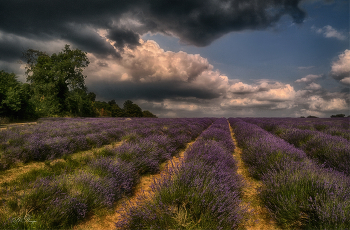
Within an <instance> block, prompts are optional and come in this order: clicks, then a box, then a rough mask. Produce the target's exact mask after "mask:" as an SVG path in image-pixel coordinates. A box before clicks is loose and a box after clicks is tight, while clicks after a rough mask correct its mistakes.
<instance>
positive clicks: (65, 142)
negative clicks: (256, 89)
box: [0, 118, 350, 229]
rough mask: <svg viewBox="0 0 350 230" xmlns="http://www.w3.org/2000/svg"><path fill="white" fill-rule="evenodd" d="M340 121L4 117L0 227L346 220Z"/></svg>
mask: <svg viewBox="0 0 350 230" xmlns="http://www.w3.org/2000/svg"><path fill="white" fill-rule="evenodd" d="M349 122H350V119H349V118H332V119H321V118H318V119H312V118H310V119H307V118H304V119H302V118H229V119H225V118H220V119H218V118H177V119H161V118H132V119H130V118H128V119H125V118H56V119H46V120H41V121H39V122H38V123H36V124H35V123H32V124H25V125H20V126H8V127H6V128H3V129H1V130H0V226H4V227H3V228H4V229H18V228H23V229H52V228H59V229H67V228H74V229H84V228H87V227H89V228H91V229H93V228H101V229H102V228H105V229H110V228H111V226H112V228H116V229H140V228H147V229H151V228H152V229H217V228H218V229H246V228H250V229H251V228H253V229H254V228H271V229H272V228H287V229H290V228H291V229H294V228H297V229H310V228H312V229H348V228H350V192H349V191H350V190H349V188H350V128H349ZM235 143H236V144H235ZM189 144H190V145H189ZM171 162H172V163H171ZM145 178H153V179H152V180H154V181H153V183H151V182H152V181H151V182H150V183H149V184H148V183H147V184H143V182H142V181H144V179H145ZM139 186H142V189H141V190H147V192H139V191H140V189H138V188H140V187H139ZM129 201H132V202H129ZM116 212H117V214H118V215H117V217H116V216H115V214H116ZM113 216H114V217H113ZM112 217H113V218H112ZM111 220H113V221H111ZM256 220H258V221H256ZM114 222H115V223H114Z"/></svg>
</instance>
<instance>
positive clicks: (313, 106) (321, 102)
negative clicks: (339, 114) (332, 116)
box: [308, 95, 349, 111]
mask: <svg viewBox="0 0 350 230" xmlns="http://www.w3.org/2000/svg"><path fill="white" fill-rule="evenodd" d="M308 102H309V109H310V110H313V111H337V110H346V109H348V108H349V107H348V105H347V103H346V101H345V99H342V98H332V99H330V100H325V99H324V98H322V97H320V96H318V95H315V96H311V97H310V98H308Z"/></svg>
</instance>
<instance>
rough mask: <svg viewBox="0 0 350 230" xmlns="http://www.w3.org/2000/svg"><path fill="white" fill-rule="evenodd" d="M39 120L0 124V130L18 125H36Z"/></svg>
mask: <svg viewBox="0 0 350 230" xmlns="http://www.w3.org/2000/svg"><path fill="white" fill-rule="evenodd" d="M36 124H37V122H24V123H10V124H2V125H0V130H3V129H7V128H11V127H16V126H25V125H36Z"/></svg>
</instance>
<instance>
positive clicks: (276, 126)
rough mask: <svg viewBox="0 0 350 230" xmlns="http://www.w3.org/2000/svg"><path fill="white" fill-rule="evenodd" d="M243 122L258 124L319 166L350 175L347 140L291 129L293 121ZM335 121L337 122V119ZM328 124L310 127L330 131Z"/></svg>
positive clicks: (294, 124) (322, 123) (257, 120)
mask: <svg viewBox="0 0 350 230" xmlns="http://www.w3.org/2000/svg"><path fill="white" fill-rule="evenodd" d="M244 120H247V121H249V122H250V123H254V124H258V125H259V126H261V127H263V128H264V129H266V130H269V131H270V132H272V133H274V134H277V135H278V136H279V137H280V138H282V139H284V140H286V141H287V142H289V143H291V144H293V145H294V146H296V147H299V148H301V149H302V150H304V151H305V153H306V154H307V155H308V156H309V157H310V158H312V159H315V160H316V161H317V162H318V163H319V164H325V166H327V167H329V168H334V169H336V170H338V171H340V172H344V173H345V174H347V175H350V142H349V141H348V140H346V139H344V138H342V137H339V136H332V135H329V134H326V133H324V132H320V131H312V130H306V129H297V128H292V127H295V126H296V123H293V122H292V121H294V122H295V119H294V120H292V119H289V120H287V119H277V121H274V120H272V119H266V118H265V119H253V118H249V119H244ZM335 120H336V121H337V119H335ZM287 122H289V123H287ZM330 122H331V121H328V122H327V123H326V122H325V121H323V122H318V123H315V124H312V125H313V126H312V127H316V129H318V130H324V129H330V126H331V124H332V123H330ZM288 124H289V125H288ZM338 128H339V127H338Z"/></svg>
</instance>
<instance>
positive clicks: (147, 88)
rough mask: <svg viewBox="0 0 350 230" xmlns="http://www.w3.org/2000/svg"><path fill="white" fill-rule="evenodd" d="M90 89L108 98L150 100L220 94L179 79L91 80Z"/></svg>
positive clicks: (203, 97) (198, 98)
mask: <svg viewBox="0 0 350 230" xmlns="http://www.w3.org/2000/svg"><path fill="white" fill-rule="evenodd" d="M87 86H88V89H89V91H92V92H99V97H102V98H104V99H106V100H112V99H116V98H117V99H119V100H127V99H130V100H138V99H144V100H150V101H163V100H164V99H174V100H175V99H176V98H191V97H193V98H196V101H198V100H200V99H214V98H218V97H219V96H220V94H218V93H215V92H213V91H210V90H207V89H203V88H199V87H196V86H193V85H190V84H188V83H186V82H179V81H166V82H163V81H160V82H146V83H139V82H101V81H98V82H91V84H87Z"/></svg>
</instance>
